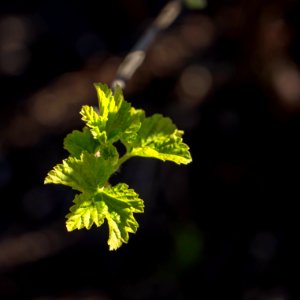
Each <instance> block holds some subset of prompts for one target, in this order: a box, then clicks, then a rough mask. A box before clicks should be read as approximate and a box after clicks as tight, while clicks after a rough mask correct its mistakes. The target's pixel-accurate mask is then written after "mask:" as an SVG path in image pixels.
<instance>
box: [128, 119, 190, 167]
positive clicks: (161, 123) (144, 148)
mask: <svg viewBox="0 0 300 300" xmlns="http://www.w3.org/2000/svg"><path fill="white" fill-rule="evenodd" d="M137 134H138V138H137V140H136V141H135V142H133V143H132V147H133V148H132V151H131V154H132V156H143V157H153V158H157V159H160V160H163V161H166V160H169V161H173V162H175V163H177V164H188V163H190V162H191V161H192V158H191V154H190V152H189V147H188V146H187V145H186V144H185V143H183V141H182V135H183V131H181V130H177V129H176V126H175V125H174V124H173V122H172V121H171V119H170V118H166V117H163V116H162V115H160V114H154V115H153V116H151V117H148V118H145V119H144V120H143V123H142V126H141V128H140V130H139V131H138V133H137Z"/></svg>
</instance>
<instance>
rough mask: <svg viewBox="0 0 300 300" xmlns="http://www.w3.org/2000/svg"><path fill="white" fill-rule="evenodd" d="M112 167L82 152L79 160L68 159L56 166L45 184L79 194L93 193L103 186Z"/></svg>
mask: <svg viewBox="0 0 300 300" xmlns="http://www.w3.org/2000/svg"><path fill="white" fill-rule="evenodd" d="M113 172H114V166H113V165H112V163H111V162H110V161H109V160H105V159H104V158H102V157H96V156H95V155H93V154H89V153H87V152H83V153H82V154H81V155H80V159H78V158H75V157H71V156H70V157H69V158H67V159H65V160H63V163H62V164H59V165H56V166H55V167H54V168H53V170H51V171H50V172H49V173H48V175H47V177H46V178H45V183H55V184H63V185H67V186H70V187H72V188H73V189H75V190H77V191H80V192H94V191H95V190H97V189H99V188H101V187H103V186H104V184H105V183H106V182H107V180H108V178H109V177H110V175H111V174H112V173H113Z"/></svg>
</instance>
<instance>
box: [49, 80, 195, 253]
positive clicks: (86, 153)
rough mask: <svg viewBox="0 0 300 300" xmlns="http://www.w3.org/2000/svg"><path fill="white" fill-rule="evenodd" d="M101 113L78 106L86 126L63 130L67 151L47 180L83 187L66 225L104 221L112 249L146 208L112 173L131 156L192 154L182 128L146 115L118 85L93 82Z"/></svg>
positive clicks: (180, 157)
mask: <svg viewBox="0 0 300 300" xmlns="http://www.w3.org/2000/svg"><path fill="white" fill-rule="evenodd" d="M95 87H96V90H97V94H98V98H99V112H97V110H95V109H94V108H93V107H91V106H87V105H84V106H83V107H82V109H81V111H80V114H81V115H82V120H83V121H84V122H85V123H86V127H85V128H84V129H83V130H82V131H78V130H75V131H73V132H72V133H71V134H69V135H67V137H66V138H65V140H64V147H65V149H66V150H67V151H68V152H69V153H70V156H69V157H68V158H67V159H65V160H63V162H62V164H58V165H57V166H55V167H54V168H53V170H52V171H50V172H49V173H48V175H47V177H46V179H45V183H55V184H64V185H67V186H70V187H71V188H73V189H75V190H77V191H79V192H81V193H80V194H78V195H76V196H75V199H74V201H73V202H74V205H73V206H72V207H71V209H70V213H69V214H68V215H67V221H66V225H67V229H68V231H72V230H74V229H82V228H86V229H90V228H91V227H92V225H93V224H95V225H96V226H97V227H99V226H101V225H102V224H103V222H104V220H107V223H108V227H109V238H108V245H109V249H110V250H115V249H117V248H119V247H120V246H121V245H122V243H127V242H128V239H129V233H135V232H136V230H137V228H138V223H137V221H136V220H135V218H134V216H133V213H141V212H143V211H144V204H143V201H142V200H141V199H140V198H139V196H138V194H137V193H136V192H135V191H134V190H132V189H129V188H128V186H127V185H126V184H124V183H120V184H117V185H116V186H114V187H110V185H109V182H108V180H109V178H110V176H111V175H112V174H113V173H114V172H115V171H116V170H117V169H118V168H119V167H120V165H121V164H122V163H124V162H125V161H126V160H127V159H128V158H130V157H133V156H143V157H153V158H157V159H160V160H163V161H165V160H169V161H173V162H175V163H177V164H187V163H189V162H191V160H192V158H191V155H190V152H189V147H188V146H187V145H186V144H184V143H183V141H182V135H183V131H180V130H177V128H176V126H175V125H174V124H173V123H172V121H171V119H169V118H165V117H163V116H162V115H159V114H155V115H153V116H151V117H147V118H146V117H145V113H144V111H143V110H141V109H135V108H133V107H132V106H131V104H130V103H128V102H126V101H125V100H124V98H123V94H122V91H121V89H120V88H119V87H117V88H116V91H115V94H113V93H112V91H111V90H110V89H109V88H108V87H107V86H106V85H104V84H100V83H99V84H95ZM119 140H120V141H121V142H122V143H123V144H124V145H125V148H126V153H125V154H124V155H123V156H122V157H119V153H118V151H117V149H116V147H115V146H114V143H115V142H117V141H119Z"/></svg>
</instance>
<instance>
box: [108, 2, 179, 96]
mask: <svg viewBox="0 0 300 300" xmlns="http://www.w3.org/2000/svg"><path fill="white" fill-rule="evenodd" d="M181 10H182V3H181V0H172V1H169V2H168V3H167V4H166V5H165V6H164V7H163V9H162V10H161V12H160V13H159V15H158V16H157V18H156V19H155V20H154V22H153V23H152V24H151V25H150V27H149V28H148V29H147V30H146V31H145V33H144V34H143V35H142V37H141V38H140V39H139V40H138V41H137V43H136V44H135V46H134V47H133V49H132V50H131V51H130V52H129V53H128V54H127V56H126V57H125V58H124V60H123V62H122V63H121V64H120V66H119V69H118V70H117V74H116V77H115V79H114V80H113V82H112V84H111V86H112V89H113V90H115V88H116V86H117V85H119V86H120V87H121V88H122V89H124V88H125V86H126V83H127V81H128V80H130V79H131V77H132V76H133V74H134V73H135V71H136V70H137V69H138V67H139V66H140V65H141V64H142V63H143V61H144V59H145V56H146V52H147V50H148V48H149V46H150V45H151V44H152V42H153V40H154V39H155V38H156V36H157V34H158V33H159V32H161V31H162V30H164V29H166V28H168V27H169V26H170V25H171V24H172V23H173V22H174V20H175V19H176V18H177V17H178V15H179V14H180V12H181Z"/></svg>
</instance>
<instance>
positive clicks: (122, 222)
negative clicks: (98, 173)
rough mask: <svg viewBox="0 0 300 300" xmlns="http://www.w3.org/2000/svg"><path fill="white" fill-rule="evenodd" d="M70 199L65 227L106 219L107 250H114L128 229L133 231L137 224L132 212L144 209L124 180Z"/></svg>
mask: <svg viewBox="0 0 300 300" xmlns="http://www.w3.org/2000/svg"><path fill="white" fill-rule="evenodd" d="M73 202H74V205H73V206H72V207H71V209H70V213H69V214H68V215H67V216H66V217H67V221H66V226H67V229H68V231H72V230H75V229H82V228H86V229H90V228H91V226H92V225H93V224H95V225H96V226H97V227H99V226H101V225H102V224H103V222H104V220H105V219H106V220H107V223H108V228H109V238H108V245H109V249H110V250H116V249H117V248H119V247H120V246H121V245H122V243H127V242H128V239H129V233H135V232H136V230H137V228H138V223H137V221H136V219H135V218H134V216H133V213H142V212H143V211H144V203H143V200H141V199H140V198H139V196H138V194H137V193H136V192H135V191H134V190H132V189H129V188H128V186H127V185H126V184H124V183H119V184H118V185H116V186H114V187H105V188H103V189H101V190H98V191H97V192H96V193H94V194H92V195H91V194H87V193H83V194H80V195H77V196H76V197H75V199H74V201H73Z"/></svg>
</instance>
